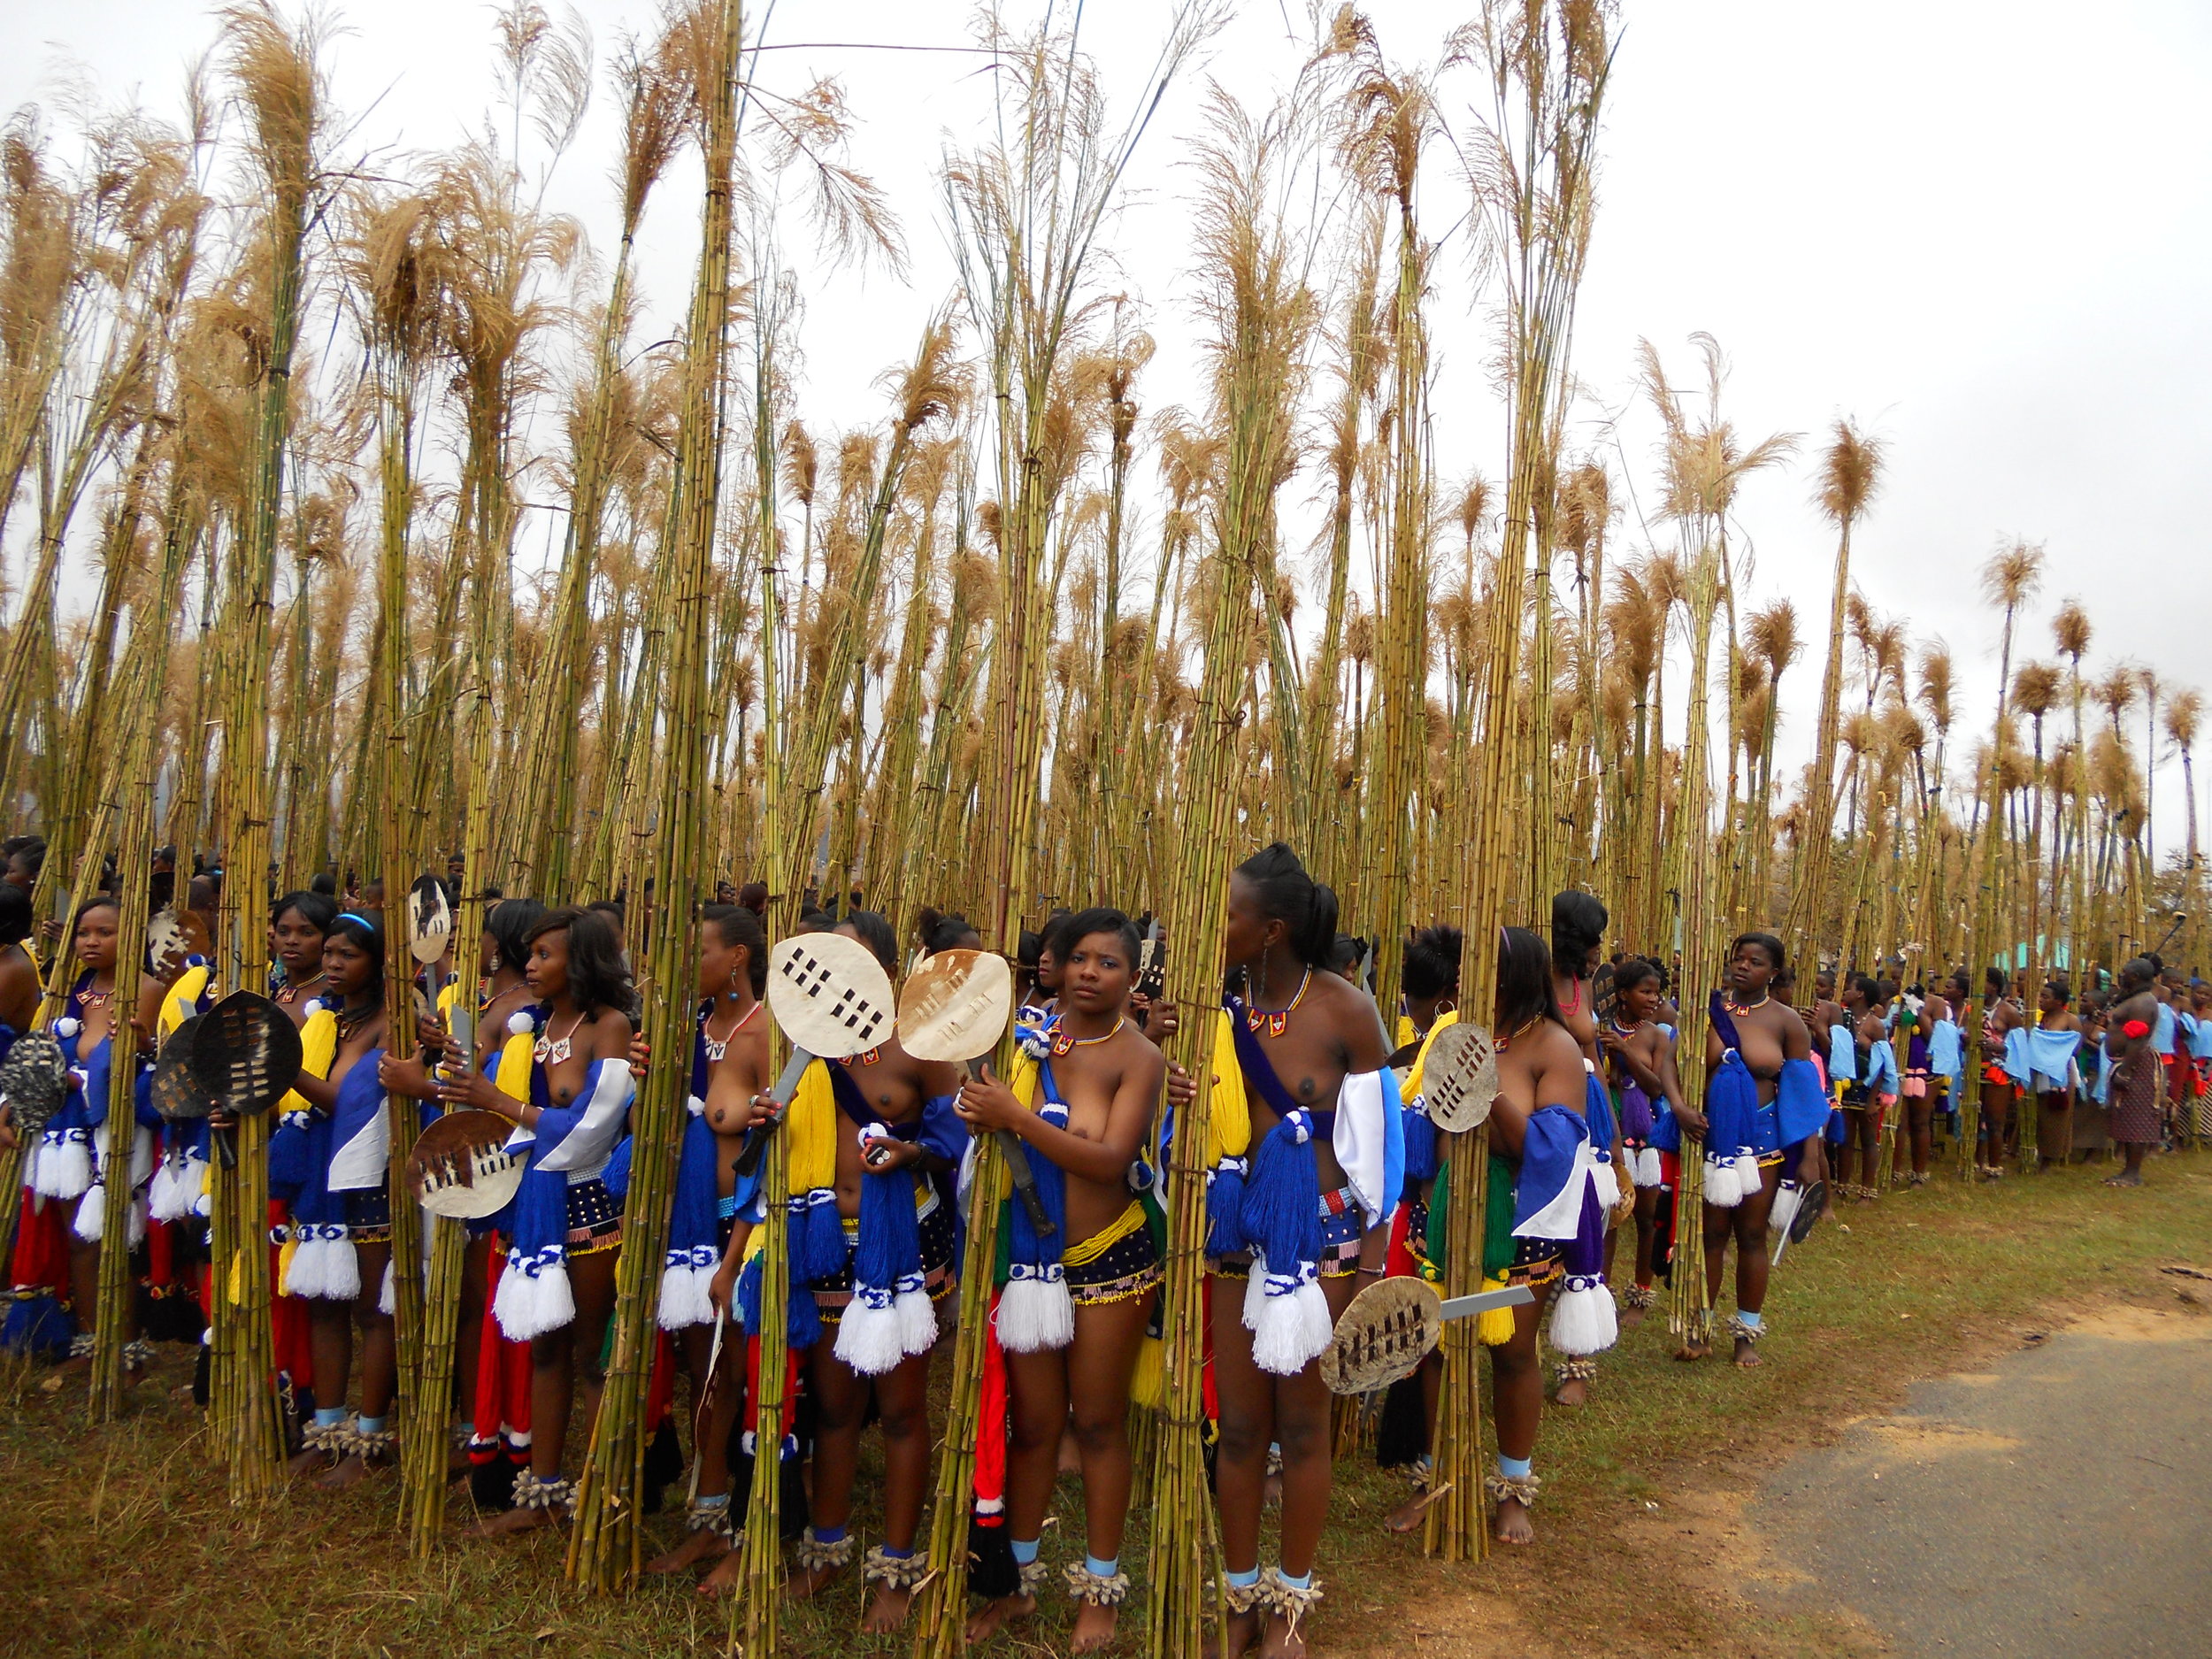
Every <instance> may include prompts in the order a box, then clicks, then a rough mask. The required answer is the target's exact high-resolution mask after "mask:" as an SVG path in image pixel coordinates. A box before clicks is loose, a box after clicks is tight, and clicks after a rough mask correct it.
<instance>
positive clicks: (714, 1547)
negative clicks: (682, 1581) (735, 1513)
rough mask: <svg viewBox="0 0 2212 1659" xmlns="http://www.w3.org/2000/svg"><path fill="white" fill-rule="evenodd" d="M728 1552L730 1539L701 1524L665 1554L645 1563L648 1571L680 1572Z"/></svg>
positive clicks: (718, 1557) (714, 1559)
mask: <svg viewBox="0 0 2212 1659" xmlns="http://www.w3.org/2000/svg"><path fill="white" fill-rule="evenodd" d="M729 1553H730V1540H728V1539H726V1538H725V1537H723V1536H722V1534H721V1533H719V1532H716V1531H715V1530H714V1529H713V1528H712V1527H709V1526H702V1527H698V1528H695V1529H694V1530H693V1531H692V1532H687V1533H686V1534H685V1535H684V1541H683V1542H682V1543H680V1544H679V1545H677V1546H676V1548H673V1549H672V1550H670V1551H668V1552H667V1554H665V1555H656V1556H654V1557H653V1559H652V1560H650V1561H649V1562H647V1563H645V1571H648V1572H681V1571H684V1569H686V1568H687V1567H696V1566H698V1565H700V1564H701V1563H703V1562H710V1561H718V1560H720V1559H721V1558H722V1557H723V1556H724V1555H728V1554H729Z"/></svg>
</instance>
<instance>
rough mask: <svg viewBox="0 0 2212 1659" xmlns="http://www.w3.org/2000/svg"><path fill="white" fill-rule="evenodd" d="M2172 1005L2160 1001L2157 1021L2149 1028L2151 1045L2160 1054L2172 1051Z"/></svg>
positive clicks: (2167, 1053)
mask: <svg viewBox="0 0 2212 1659" xmlns="http://www.w3.org/2000/svg"><path fill="white" fill-rule="evenodd" d="M2174 1025H2175V1021H2174V1005H2173V1004H2172V1003H2171V1002H2161V1003H2160V1004H2159V1005H2158V1023H2157V1025H2155V1026H2154V1027H2153V1028H2152V1030H2151V1047H2152V1048H2155V1049H2156V1050H2157V1051H2158V1052H2159V1053H2160V1054H2161V1055H2170V1054H2172V1053H2173V1051H2174Z"/></svg>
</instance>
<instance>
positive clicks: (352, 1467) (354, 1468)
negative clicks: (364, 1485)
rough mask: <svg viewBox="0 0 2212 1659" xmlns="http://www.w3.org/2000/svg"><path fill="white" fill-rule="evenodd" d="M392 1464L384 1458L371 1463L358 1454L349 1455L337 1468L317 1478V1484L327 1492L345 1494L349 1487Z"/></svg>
mask: <svg viewBox="0 0 2212 1659" xmlns="http://www.w3.org/2000/svg"><path fill="white" fill-rule="evenodd" d="M390 1467H391V1464H390V1463H388V1462H387V1461H386V1460H385V1459H383V1458H379V1459H378V1460H377V1461H376V1462H375V1463H371V1462H369V1460H368V1459H367V1458H365V1457H363V1456H361V1455H358V1454H357V1453H351V1452H349V1453H348V1454H347V1455H345V1456H344V1457H342V1458H341V1459H340V1460H339V1461H338V1463H337V1464H336V1466H335V1467H334V1468H332V1469H330V1470H328V1471H326V1472H325V1473H323V1474H321V1475H319V1476H318V1477H316V1480H315V1484H316V1485H317V1486H320V1487H321V1488H322V1489H323V1490H324V1491H325V1492H343V1491H344V1490H345V1489H346V1488H347V1487H348V1486H358V1485H360V1483H361V1482H362V1481H363V1480H365V1479H367V1478H368V1477H369V1476H370V1475H372V1474H373V1473H375V1472H376V1471H378V1470H381V1469H388V1468H390Z"/></svg>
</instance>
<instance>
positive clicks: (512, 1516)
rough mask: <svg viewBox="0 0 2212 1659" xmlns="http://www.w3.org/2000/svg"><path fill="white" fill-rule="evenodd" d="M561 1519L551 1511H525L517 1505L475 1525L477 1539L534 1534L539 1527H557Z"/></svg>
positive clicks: (489, 1516) (485, 1518)
mask: <svg viewBox="0 0 2212 1659" xmlns="http://www.w3.org/2000/svg"><path fill="white" fill-rule="evenodd" d="M560 1522H561V1517H560V1516H559V1515H558V1514H557V1513H556V1512H555V1511H553V1510H551V1509H524V1508H522V1507H521V1506H520V1505H517V1506H516V1507H515V1508H513V1509H505V1510H503V1511H501V1512H500V1513H499V1514H497V1515H488V1516H486V1517H484V1518H483V1519H482V1520H480V1521H479V1522H478V1523H477V1524H476V1536H477V1537H479V1538H511V1537H513V1536H514V1535H515V1534H516V1533H518V1532H536V1531H537V1530H538V1529H539V1528H540V1527H541V1526H557V1525H560Z"/></svg>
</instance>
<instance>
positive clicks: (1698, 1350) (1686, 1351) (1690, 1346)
mask: <svg viewBox="0 0 2212 1659" xmlns="http://www.w3.org/2000/svg"><path fill="white" fill-rule="evenodd" d="M1712 1352H1713V1345H1712V1344H1711V1343H1709V1342H1691V1341H1685V1342H1684V1343H1683V1344H1682V1346H1681V1347H1680V1348H1677V1349H1675V1351H1674V1356H1675V1358H1677V1359H1680V1360H1694V1359H1708V1358H1710V1357H1711V1356H1712Z"/></svg>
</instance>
